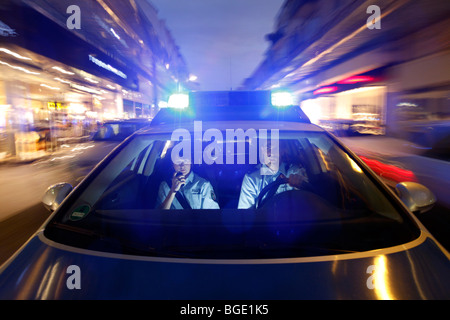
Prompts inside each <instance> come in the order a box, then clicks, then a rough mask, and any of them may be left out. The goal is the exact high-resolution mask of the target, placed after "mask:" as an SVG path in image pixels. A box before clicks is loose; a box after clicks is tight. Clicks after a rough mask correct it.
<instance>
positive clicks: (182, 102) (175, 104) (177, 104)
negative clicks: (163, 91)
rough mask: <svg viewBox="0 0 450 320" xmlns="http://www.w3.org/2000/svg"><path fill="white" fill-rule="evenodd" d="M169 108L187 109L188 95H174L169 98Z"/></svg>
mask: <svg viewBox="0 0 450 320" xmlns="http://www.w3.org/2000/svg"><path fill="white" fill-rule="evenodd" d="M168 106H169V108H175V109H184V108H187V107H189V95H188V94H185V93H175V94H172V95H171V96H170V97H169V102H168Z"/></svg>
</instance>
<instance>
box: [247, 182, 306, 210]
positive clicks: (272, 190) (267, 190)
mask: <svg viewBox="0 0 450 320" xmlns="http://www.w3.org/2000/svg"><path fill="white" fill-rule="evenodd" d="M285 183H288V178H286V177H285V176H284V175H280V176H278V178H277V179H276V180H275V181H272V182H271V183H269V184H268V185H267V186H265V187H264V188H263V189H262V190H261V192H260V193H259V195H258V197H257V198H256V200H255V209H258V208H260V207H262V206H263V204H264V203H266V202H267V200H269V199H270V198H272V197H273V196H274V195H275V194H276V192H277V190H278V187H279V186H280V185H282V184H285ZM295 188H297V189H303V190H306V191H311V192H313V191H312V189H311V185H310V184H309V182H306V181H303V182H302V183H301V184H300V185H299V186H295ZM266 195H267V196H266ZM265 196H266V197H265Z"/></svg>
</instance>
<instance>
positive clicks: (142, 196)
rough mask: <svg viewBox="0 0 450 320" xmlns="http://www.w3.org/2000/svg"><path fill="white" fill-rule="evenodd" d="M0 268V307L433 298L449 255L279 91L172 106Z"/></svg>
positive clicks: (411, 188)
mask: <svg viewBox="0 0 450 320" xmlns="http://www.w3.org/2000/svg"><path fill="white" fill-rule="evenodd" d="M169 105H170V106H171V108H167V109H163V110H161V111H160V112H159V114H158V115H157V116H156V117H155V118H154V119H153V121H152V123H151V125H150V127H149V128H148V129H145V130H141V131H139V132H136V133H134V134H133V135H132V136H130V137H129V138H127V139H126V140H125V141H124V142H123V143H121V144H120V145H119V146H118V147H117V148H116V149H115V150H114V151H113V152H111V153H110V154H109V155H108V156H107V157H106V158H105V159H103V161H102V162H101V163H100V164H99V165H97V166H96V168H95V169H94V170H93V171H92V172H91V173H90V174H89V175H88V176H87V177H86V178H85V179H84V180H83V181H82V182H81V183H80V184H79V185H78V186H77V187H76V188H75V189H73V190H72V188H71V186H70V185H68V184H64V183H61V184H58V185H55V186H52V187H51V188H49V190H48V192H47V193H46V195H45V197H44V200H43V202H44V204H45V205H46V206H47V207H48V208H49V209H51V210H55V211H54V212H53V214H52V215H51V216H50V218H49V219H48V221H47V222H46V223H45V224H44V225H43V227H42V228H41V229H40V230H38V231H37V232H36V234H35V235H34V236H33V237H32V238H31V239H30V240H29V241H28V242H27V243H26V244H25V245H24V246H23V247H22V248H21V249H20V250H19V251H18V252H17V253H16V254H15V255H14V256H13V257H12V258H11V259H10V260H8V261H7V262H6V263H5V264H4V265H3V266H2V267H1V270H0V299H158V300H161V299H177V300H178V299H220V300H222V299H231V300H238V299H252V300H255V299H289V300H290V299H448V298H450V287H449V286H448V283H449V282H450V254H449V253H448V252H447V251H446V250H445V249H444V248H443V247H442V246H441V245H440V244H439V243H438V242H437V241H436V239H435V238H434V237H433V236H432V235H431V234H430V233H429V232H428V231H427V230H426V229H425V228H424V226H423V225H422V224H421V223H420V222H419V221H418V219H417V218H416V217H415V214H420V213H422V212H425V211H427V210H429V209H430V207H432V205H433V203H434V198H433V195H432V194H431V193H430V192H429V191H428V190H427V189H426V188H425V187H423V186H421V185H418V184H416V183H414V182H407V183H401V184H399V185H398V186H397V188H396V192H393V191H392V190H391V189H390V188H389V187H387V186H386V185H385V184H384V183H383V182H382V181H381V180H380V179H379V178H378V177H377V176H376V175H375V174H374V172H373V171H371V170H370V168H369V167H368V166H367V165H366V164H365V163H364V162H363V161H361V160H360V159H359V158H358V157H357V156H356V155H355V154H353V153H352V152H351V151H350V150H348V149H347V148H346V147H345V146H344V145H342V144H341V143H340V142H339V140H338V139H336V138H335V137H334V136H333V135H331V134H329V133H327V132H326V131H324V130H323V129H321V128H320V127H318V126H315V125H313V124H311V123H310V121H309V119H308V118H307V116H306V115H305V114H304V113H303V112H302V110H301V109H300V108H299V107H298V106H295V105H293V103H292V101H291V100H289V95H287V94H286V93H285V92H267V91H255V92H246V91H231V92H225V91H224V92H193V93H190V94H189V95H182V94H177V95H175V96H173V97H172V98H171V100H170V101H169Z"/></svg>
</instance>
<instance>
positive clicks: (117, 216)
mask: <svg viewBox="0 0 450 320" xmlns="http://www.w3.org/2000/svg"><path fill="white" fill-rule="evenodd" d="M311 133H313V134H318V135H323V137H326V138H327V139H329V141H330V142H331V143H333V146H335V147H337V148H338V149H339V150H340V151H341V152H342V153H343V154H345V155H346V157H348V159H349V161H350V162H352V165H353V164H354V165H356V166H358V167H359V169H360V170H362V172H361V174H363V175H364V176H365V177H366V178H367V179H368V181H370V183H372V184H373V186H374V188H376V190H378V192H380V194H381V195H382V196H383V197H384V198H385V200H386V201H387V202H388V203H389V205H390V206H392V208H393V209H394V210H395V213H396V214H397V215H398V217H400V219H401V222H400V223H401V225H402V227H401V228H400V229H401V230H403V231H404V235H401V236H399V237H398V239H400V240H396V241H394V242H393V243H389V241H387V242H386V241H384V242H383V241H381V242H380V241H379V239H378V240H376V241H375V242H377V241H378V242H380V243H382V245H368V246H361V247H358V246H356V247H352V248H345V247H340V246H335V248H331V247H326V248H324V247H323V246H320V245H314V244H312V247H314V249H311V248H308V249H305V248H306V246H304V247H303V248H302V250H300V251H299V250H296V248H291V245H289V250H287V249H286V248H284V247H283V245H281V247H280V243H278V245H274V246H273V248H272V249H270V250H266V252H265V253H261V252H262V251H264V250H263V249H261V247H264V246H265V247H266V249H267V248H268V245H267V243H264V244H262V243H259V242H258V241H260V239H259V237H260V236H269V238H270V239H273V232H275V233H277V232H278V233H279V234H280V232H281V233H284V234H287V233H288V232H289V231H287V230H288V229H289V228H288V226H292V227H293V228H294V229H295V227H297V228H300V229H302V228H303V229H304V226H306V225H311V223H312V222H311V221H307V219H306V220H305V219H304V220H303V221H302V220H301V219H296V220H295V219H294V220H293V219H292V216H291V215H290V213H289V212H288V211H290V210H283V212H285V213H286V214H285V215H284V216H281V217H280V215H278V216H275V215H274V214H273V212H272V211H270V210H266V211H265V209H264V208H259V209H255V208H251V209H245V210H243V209H234V208H229V209H225V208H221V209H216V210H212V209H196V210H194V209H192V210H187V209H183V210H171V212H167V211H164V210H160V209H148V208H145V209H142V208H138V209H129V210H128V211H127V212H128V214H129V215H130V216H131V215H132V216H133V217H132V218H130V219H124V217H123V212H122V213H121V212H120V211H123V210H113V209H109V210H102V209H99V210H98V211H97V212H96V216H99V217H100V220H99V221H101V220H103V222H101V223H99V224H98V222H99V221H97V226H100V225H101V227H98V228H96V229H92V230H91V229H90V228H89V223H87V222H86V221H87V220H88V219H81V220H79V221H75V222H74V221H69V222H68V219H67V216H68V213H69V212H71V211H73V210H74V208H75V207H80V205H83V203H92V202H94V203H95V200H93V199H94V198H95V196H94V195H93V194H92V193H90V192H87V191H89V188H92V187H93V185H92V184H93V183H97V186H95V185H94V189H95V188H98V187H99V186H100V185H102V184H105V183H107V181H106V180H105V178H104V177H102V174H103V175H105V176H106V175H108V174H110V173H108V172H106V171H104V170H105V168H107V167H108V166H110V165H111V163H113V162H114V161H118V160H117V159H118V158H117V156H118V155H119V156H120V154H121V152H122V151H123V150H125V149H126V148H130V146H131V147H133V143H135V144H136V143H137V142H136V141H138V140H139V137H141V138H142V137H147V138H149V139H153V140H154V141H157V140H158V139H160V140H159V142H161V143H162V142H164V141H166V142H167V138H168V137H170V134H168V133H162V132H160V133H158V132H157V130H153V131H152V130H150V132H149V133H144V132H141V133H138V134H134V135H132V136H130V137H129V138H127V139H126V140H125V141H124V142H123V143H122V144H120V145H119V147H118V148H116V149H115V150H114V151H113V153H111V154H110V156H108V157H107V158H105V159H104V160H103V161H102V162H101V163H100V164H99V165H98V166H97V168H96V169H95V170H94V171H93V172H91V173H90V174H89V175H88V176H87V177H86V178H85V180H84V181H83V182H82V183H81V184H80V185H79V186H78V187H77V188H76V189H75V190H74V191H73V192H72V194H71V195H70V197H68V198H67V199H66V200H65V201H64V202H63V203H62V205H61V206H60V208H58V210H57V211H56V212H55V213H54V216H53V217H52V218H51V219H50V220H49V223H48V224H47V226H46V228H45V231H44V234H45V235H46V236H47V237H48V238H50V239H52V240H54V241H57V242H62V243H65V244H68V245H72V246H76V247H82V248H90V249H92V250H100V251H106V252H115V253H126V254H137V255H144V256H146V255H150V256H155V255H156V256H160V257H187V258H211V259H230V258H232V259H235V258H236V259H253V258H254V259H260V258H294V257H302V256H317V255H319V256H320V255H332V254H333V255H334V254H345V253H350V252H361V251H368V250H376V249H383V248H384V247H390V246H395V245H399V244H403V243H406V242H410V241H413V240H415V239H417V238H418V237H419V236H420V233H421V230H420V227H419V226H418V224H417V223H416V222H415V221H414V219H412V217H411V216H410V214H409V213H408V212H407V210H406V209H405V207H404V206H403V205H402V204H401V203H400V201H399V200H398V199H396V198H395V197H394V196H393V195H392V193H391V191H390V190H389V189H388V187H387V186H385V185H384V184H383V183H381V182H380V180H379V179H377V178H376V177H375V175H374V174H373V173H372V172H371V171H370V169H369V168H367V166H366V165H365V164H364V163H363V162H362V161H361V160H359V159H358V158H357V157H356V156H355V155H354V154H353V153H352V152H351V151H350V150H348V148H346V147H345V146H343V145H342V144H341V143H340V142H339V141H338V140H337V139H336V138H335V137H333V136H332V135H330V134H328V133H326V132H325V131H320V132H319V131H318V132H314V131H313V130H306V131H302V130H288V131H282V135H281V137H282V138H284V139H285V138H286V136H287V135H293V136H296V135H297V136H298V135H301V134H311ZM105 172H106V173H107V174H105ZM116 174H118V173H117V172H116ZM291 193H292V194H291V195H289V192H286V193H285V195H282V196H283V197H284V198H285V199H286V201H292V199H293V198H295V197H296V196H298V195H299V194H300V193H296V194H295V195H294V192H291ZM307 196H308V197H311V195H310V194H308V195H307ZM82 197H87V199H84V200H85V201H84V202H80V201H78V200H79V199H80V198H82ZM305 197H306V195H305ZM305 199H306V198H305ZM308 199H310V198H308ZM314 201H316V202H315V203H320V199H319V200H318V199H316V200H314ZM284 209H286V208H284ZM243 212H245V215H244V214H239V213H243ZM261 212H263V213H264V214H261ZM258 213H259V214H258ZM64 216H65V217H66V218H65V219H63V218H62V217H64ZM89 216H94V214H92V213H89ZM130 216H129V217H130ZM252 216H253V217H252ZM200 217H201V218H202V219H203V220H202V219H200ZM350 218H351V217H348V221H350V220H351V219H350ZM378 218H379V217H373V216H371V217H370V218H367V219H368V220H367V221H373V223H374V224H375V223H379V224H380V225H383V223H384V222H385V221H381V220H383V219H385V217H383V219H381V220H380V219H378ZM325 220H326V219H325ZM331 220H332V219H331ZM331 220H330V221H331ZM344 220H345V219H344ZM105 221H107V223H106V222H105ZM330 221H324V223H323V227H324V228H325V229H326V228H328V226H326V224H327V223H329V222H330ZM313 222H314V221H313ZM316 222H317V221H316ZM316 222H314V223H316ZM139 223H140V224H141V225H142V226H144V227H143V228H144V229H145V226H146V227H147V228H150V229H148V230H153V231H155V232H156V233H158V232H159V233H161V232H162V230H165V231H164V232H167V233H168V234H170V232H173V234H177V235H178V236H180V234H182V237H187V235H189V237H197V238H198V241H200V242H202V241H204V242H203V244H204V246H203V247H202V249H201V250H200V249H198V245H199V243H200V242H196V243H195V245H194V244H191V247H190V248H189V249H188V250H184V249H183V250H179V248H176V249H174V247H176V246H174V245H173V244H172V247H171V248H168V247H167V246H165V245H164V244H161V243H159V244H158V245H155V244H153V245H149V244H148V241H147V240H148V239H147V240H145V241H147V242H146V243H145V244H144V242H145V241H144V242H142V243H141V242H140V240H139V237H138V238H137V239H133V241H128V239H127V238H126V236H124V234H122V235H121V237H119V238H120V239H119V238H117V239H115V238H114V237H111V236H110V235H111V232H112V233H113V234H114V232H117V230H118V229H122V225H128V226H130V225H136V224H139ZM361 223H364V222H361ZM108 224H110V226H109V227H105V225H108ZM220 224H222V225H220ZM270 224H273V225H276V226H278V228H279V230H278V231H276V230H275V229H273V228H272V229H270V228H269V229H268V228H266V227H267V226H269V225H270ZM180 225H181V226H184V228H185V230H184V231H183V229H182V228H181V229H180ZM255 226H259V227H260V229H258V228H257V227H255ZM264 226H265V227H264ZM343 226H344V224H343ZM348 226H350V224H349V225H348ZM348 226H345V227H348ZM397 227H398V226H396V227H395V228H397ZM189 228H190V229H191V230H190V231H189V230H188V229H189ZM226 228H228V229H229V230H228V231H230V230H232V233H233V234H234V238H233V237H231V238H230V247H229V248H227V249H226V250H225V249H223V248H222V249H221V250H222V251H220V250H219V251H220V252H217V250H216V249H217V248H215V247H214V243H215V242H214V241H212V242H210V243H209V244H210V245H208V241H210V239H211V237H213V236H214V234H213V233H211V232H212V231H211V230H216V232H218V233H220V232H223V231H224V229H226ZM252 228H253V229H252ZM352 228H354V227H353V226H352ZM392 228H394V227H392ZM395 228H394V229H395ZM300 229H299V230H300ZM303 229H302V230H303ZM325 229H324V230H325ZM400 229H399V230H400ZM111 230H113V231H111ZM169 230H171V231H169ZM186 230H187V231H186ZM255 230H257V231H255ZM280 230H282V231H280ZM327 230H328V229H327ZM391 231H392V230H391ZM403 231H402V232H403ZM140 232H143V231H142V230H140ZM202 232H204V237H201V236H200V237H199V236H198V235H199V233H202ZM301 232H304V230H303V231H301ZM358 232H359V231H358ZM246 233H247V234H248V239H247V240H248V241H250V242H252V241H253V242H254V243H257V242H258V244H255V246H257V247H258V250H252V246H251V245H250V246H248V244H246V245H245V246H239V243H241V244H242V243H243V242H242V241H244V242H245V241H247V240H244V238H245V237H244V236H243V235H245V234H246ZM125 234H127V235H128V236H129V234H128V233H125ZM207 235H208V236H209V240H208V236H207ZM359 236H360V237H364V235H363V234H362V235H359ZM372 236H373V235H372ZM168 237H170V235H169V236H168ZM243 237H244V238H243ZM144 238H145V237H144ZM275 238H276V237H275ZM152 239H153V238H152ZM199 239H200V240H199ZM237 239H240V240H237ZM286 239H287V240H286ZM286 239H285V240H283V241H281V244H286V241H288V242H289V239H290V238H289V235H288V236H287V238H286ZM152 241H155V239H153V240H152ZM239 241H241V242H239ZM314 241H318V240H317V239H315V240H314ZM169 242H170V241H169ZM216 245H219V244H216ZM220 245H222V246H223V243H220ZM193 248H196V249H193ZM253 249H254V248H253ZM285 249H286V250H285ZM196 250H197V251H196ZM269 251H270V252H269Z"/></svg>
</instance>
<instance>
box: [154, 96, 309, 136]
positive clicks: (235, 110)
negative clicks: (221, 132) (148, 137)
mask: <svg viewBox="0 0 450 320" xmlns="http://www.w3.org/2000/svg"><path fill="white" fill-rule="evenodd" d="M270 93H271V92H270V91H265V90H259V91H195V92H190V93H189V107H187V108H184V109H173V108H165V109H161V110H160V111H159V112H158V114H157V115H156V116H155V118H154V119H153V121H152V124H151V125H152V126H153V127H154V126H159V125H166V124H171V123H174V122H178V123H180V122H192V121H217V122H228V121H276V122H297V123H311V122H310V120H309V118H308V117H307V116H306V114H305V113H304V112H303V111H302V110H301V108H300V107H299V106H296V105H291V106H286V107H282V108H277V107H275V106H273V105H272V103H271V98H270Z"/></svg>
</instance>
